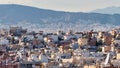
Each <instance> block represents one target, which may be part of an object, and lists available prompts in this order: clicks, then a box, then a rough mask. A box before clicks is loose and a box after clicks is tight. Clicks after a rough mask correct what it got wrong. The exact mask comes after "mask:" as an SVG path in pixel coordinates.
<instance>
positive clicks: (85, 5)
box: [0, 0, 120, 12]
mask: <svg viewBox="0 0 120 68" xmlns="http://www.w3.org/2000/svg"><path fill="white" fill-rule="evenodd" d="M0 4H21V5H27V6H33V7H38V8H43V9H52V10H57V11H69V12H80V11H81V12H89V11H92V10H95V9H101V8H106V7H111V6H117V7H120V0H0Z"/></svg>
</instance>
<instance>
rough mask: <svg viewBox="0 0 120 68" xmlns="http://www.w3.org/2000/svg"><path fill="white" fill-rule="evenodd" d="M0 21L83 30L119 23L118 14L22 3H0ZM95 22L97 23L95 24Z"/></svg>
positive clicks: (11, 23)
mask: <svg viewBox="0 0 120 68" xmlns="http://www.w3.org/2000/svg"><path fill="white" fill-rule="evenodd" d="M0 23H1V24H0V25H1V27H6V26H2V25H3V24H7V26H9V25H15V24H17V25H18V26H19V25H20V26H24V27H30V28H33V27H36V28H38V27H40V28H53V29H54V28H59V29H61V28H70V29H73V28H75V29H76V30H77V29H81V30H84V29H89V28H88V27H91V29H92V28H94V27H95V26H97V25H101V24H103V25H105V24H112V26H113V24H114V25H120V15H119V14H113V15H109V14H100V13H83V12H63V11H53V10H47V9H40V8H35V7H29V6H23V5H15V4H2V5H0ZM96 23H98V24H97V25H96ZM8 24H9V25H8ZM92 24H94V25H92ZM25 25H27V26H25ZM28 25H29V26H28ZM103 28H104V27H103ZM107 28H109V27H107ZM100 29H101V28H100Z"/></svg>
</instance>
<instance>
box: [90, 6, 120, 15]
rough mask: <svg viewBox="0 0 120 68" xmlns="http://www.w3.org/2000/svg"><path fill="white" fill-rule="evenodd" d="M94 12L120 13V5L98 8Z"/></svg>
mask: <svg viewBox="0 0 120 68" xmlns="http://www.w3.org/2000/svg"><path fill="white" fill-rule="evenodd" d="M92 12H95V13H103V14H120V7H107V8H103V9H96V10H93V11H92Z"/></svg>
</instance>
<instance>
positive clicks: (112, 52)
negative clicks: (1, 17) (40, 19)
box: [0, 27, 120, 68]
mask: <svg viewBox="0 0 120 68" xmlns="http://www.w3.org/2000/svg"><path fill="white" fill-rule="evenodd" d="M0 68H120V28H115V29H112V30H111V31H98V32H96V31H94V30H91V31H88V32H87V31H86V32H74V31H72V30H70V31H68V32H64V31H58V32H52V33H47V32H45V31H38V32H35V31H31V32H30V31H28V30H27V29H23V28H22V27H10V29H9V30H6V29H1V30H0Z"/></svg>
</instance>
